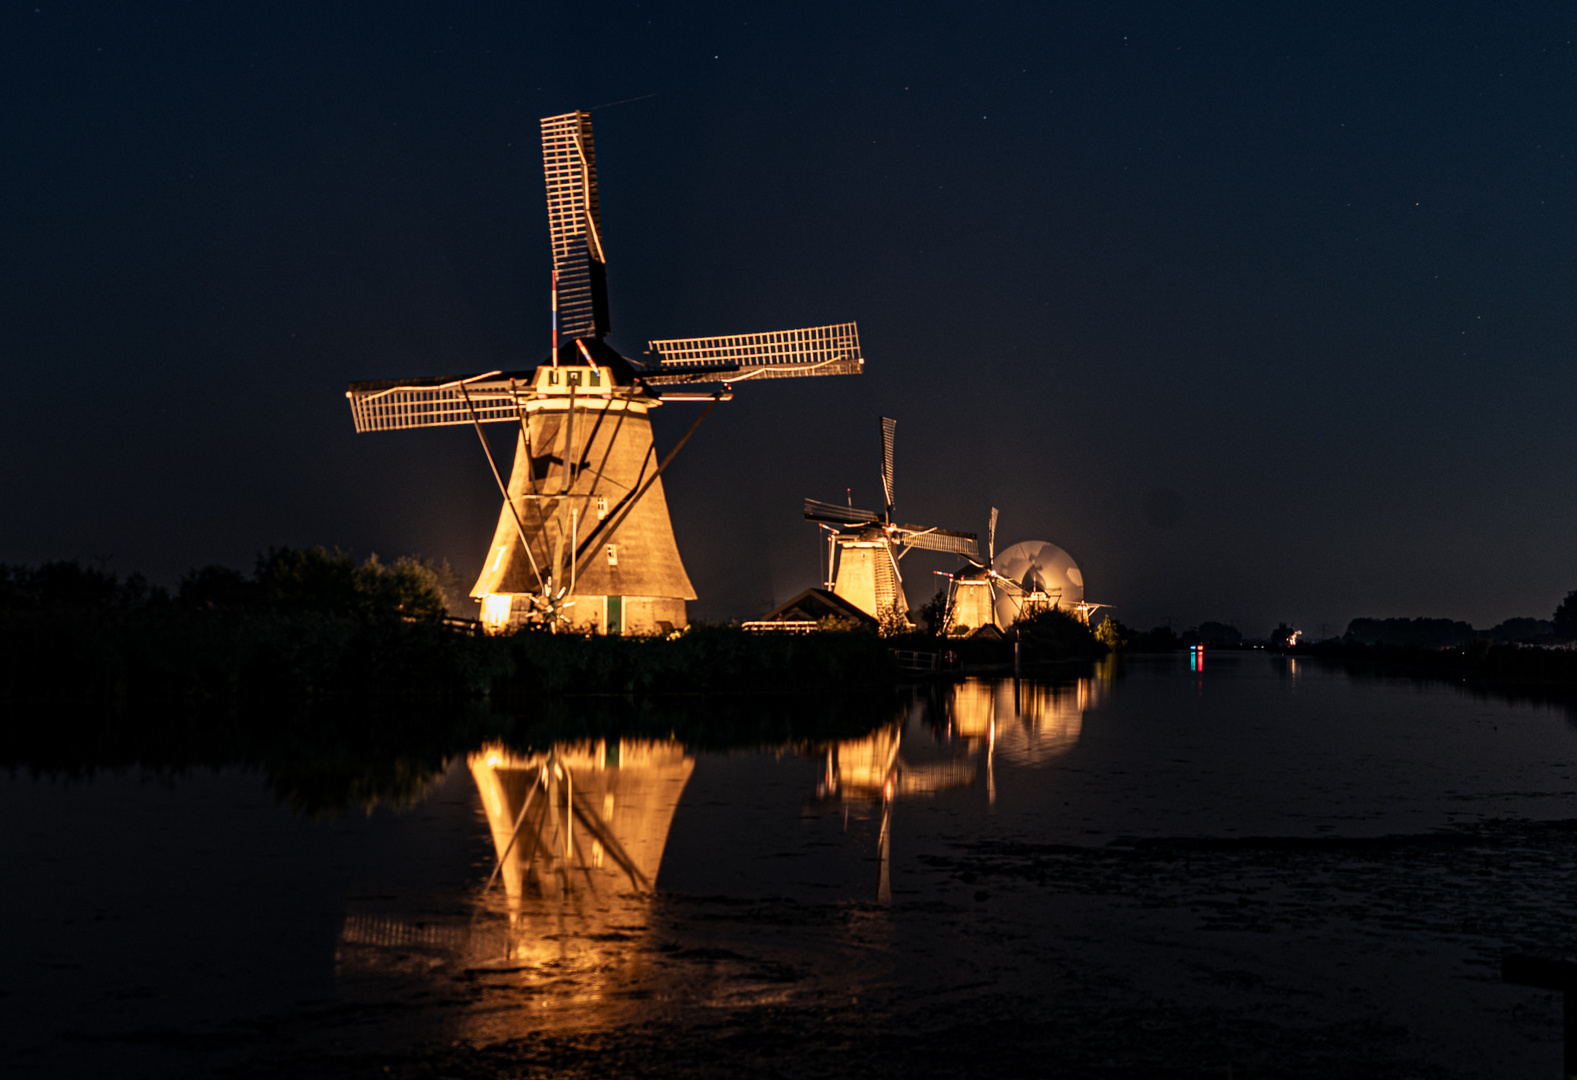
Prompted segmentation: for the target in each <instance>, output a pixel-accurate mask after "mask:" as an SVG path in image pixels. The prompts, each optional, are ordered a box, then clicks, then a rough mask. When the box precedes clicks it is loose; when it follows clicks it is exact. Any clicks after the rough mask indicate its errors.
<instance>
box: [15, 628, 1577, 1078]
mask: <svg viewBox="0 0 1577 1080" xmlns="http://www.w3.org/2000/svg"><path fill="white" fill-rule="evenodd" d="M807 708H810V706H807ZM0 806H3V811H0V812H3V820H4V822H5V829H4V830H3V832H0V883H3V886H4V887H3V889H0V915H3V925H4V926H5V927H6V931H5V936H6V947H5V949H4V950H0V995H3V996H0V1038H3V1046H4V1050H3V1052H4V1055H5V1058H4V1060H5V1071H6V1072H7V1074H9V1075H40V1076H44V1075H47V1076H79V1075H80V1076H88V1075H93V1076H180V1075H252V1074H272V1073H280V1074H288V1075H296V1076H371V1077H378V1076H391V1075H393V1076H477V1077H481V1076H511V1075H546V1074H552V1075H563V1076H588V1077H590V1076H619V1075H678V1076H718V1077H722V1076H739V1075H762V1076H785V1077H798V1076H807V1077H810V1076H855V1075H859V1076H872V1075H875V1076H905V1077H913V1076H917V1075H918V1076H944V1075H945V1076H960V1075H988V1074H989V1075H992V1076H1003V1075H1060V1076H1103V1077H1104V1076H1110V1077H1119V1076H1122V1077H1127V1076H1135V1077H1137V1076H1145V1077H1171V1076H1176V1077H1196V1076H1197V1077H1228V1076H1231V1077H1259V1076H1267V1077H1268V1076H1294V1077H1302V1076H1310V1077H1313V1076H1353V1077H1360V1076H1361V1077H1393V1076H1394V1077H1530V1076H1534V1077H1536V1076H1541V1075H1547V1076H1555V1075H1558V1070H1559V1068H1560V1041H1559V1040H1560V1003H1559V1000H1558V999H1556V998H1554V997H1552V996H1551V995H1549V994H1546V993H1542V992H1539V991H1535V990H1528V989H1525V988H1521V987H1514V986H1504V985H1502V984H1501V983H1500V981H1499V957H1500V955H1501V953H1502V951H1503V950H1505V949H1508V948H1513V949H1517V950H1519V951H1526V952H1537V953H1540V954H1545V955H1550V956H1561V955H1569V954H1572V953H1573V952H1577V919H1574V916H1573V915H1572V914H1571V911H1572V899H1573V897H1574V896H1577V727H1574V725H1573V723H1572V720H1571V719H1570V718H1569V717H1568V715H1567V714H1566V713H1565V712H1563V711H1561V710H1559V709H1555V708H1551V707H1547V706H1538V705H1528V704H1516V703H1511V702H1506V701H1500V700H1495V699H1492V698H1485V697H1478V696H1473V695H1471V694H1468V693H1465V692H1463V691H1461V690H1459V689H1456V688H1453V687H1451V686H1449V685H1443V684H1438V683H1434V684H1426V683H1414V682H1408V681H1401V680H1376V679H1354V678H1352V677H1350V676H1349V675H1347V674H1346V673H1345V672H1343V671H1342V670H1340V669H1336V668H1328V667H1322V666H1316V665H1311V664H1309V663H1307V662H1303V661H1293V660H1287V659H1283V658H1275V657H1267V656H1263V655H1258V654H1231V655H1225V656H1219V657H1218V656H1217V655H1214V654H1212V655H1210V656H1209V657H1208V658H1207V660H1206V663H1205V669H1204V670H1202V671H1201V670H1192V669H1191V668H1190V666H1189V662H1188V660H1187V659H1186V658H1184V657H1176V658H1164V659H1163V658H1157V659H1154V660H1145V659H1140V660H1133V661H1129V662H1128V663H1127V664H1126V665H1125V666H1123V667H1121V668H1119V667H1117V666H1115V665H1113V664H1110V663H1108V664H1106V665H1103V666H1102V667H1099V668H1096V669H1094V670H1093V671H1091V672H1090V673H1088V674H1086V675H1084V676H1082V677H1077V678H1070V679H1068V680H1067V681H1065V682H1061V683H1028V682H1026V683H1022V684H1018V685H1015V684H1014V683H1013V682H1011V681H1005V682H991V683H988V682H978V681H973V682H966V683H964V684H962V685H959V686H957V687H946V688H939V689H929V688H926V689H918V690H915V691H913V692H911V693H909V694H908V695H907V696H906V697H905V699H904V700H903V702H902V704H901V707H899V708H897V709H889V710H887V711H885V712H882V713H880V714H878V715H873V716H872V717H871V724H870V732H869V734H868V735H866V736H864V737H858V738H848V739H843V740H840V741H831V742H827V741H815V740H811V739H804V740H797V741H793V742H790V743H789V744H787V745H784V746H779V747H761V748H757V749H752V750H749V751H734V752H730V753H726V754H725V753H705V752H699V751H696V750H693V749H690V748H687V747H686V746H685V745H683V744H681V743H679V742H676V741H671V740H663V739H652V738H641V739H633V738H632V739H621V738H617V737H601V738H597V739H582V740H570V741H563V742H557V743H550V744H546V745H542V746H534V747H532V746H526V747H521V746H515V747H508V746H503V745H496V744H495V745H479V746H477V747H475V748H474V749H473V750H472V752H470V753H467V754H465V755H462V756H459V757H456V758H455V759H454V760H452V761H451V762H450V763H449V765H448V767H447V769H446V771H445V772H444V773H443V774H442V776H441V778H440V779H439V780H437V781H436V782H434V783H433V784H432V785H431V786H430V787H429V788H428V789H427V790H426V792H425V794H423V795H422V796H421V797H420V798H419V799H418V800H417V801H415V803H414V804H412V805H405V806H399V807H395V806H385V805H377V806H374V807H373V808H372V809H371V810H370V811H367V810H362V809H353V810H351V811H349V812H346V813H343V814H339V815H331V816H317V817H311V818H308V817H302V816H300V815H297V814H294V813H293V812H292V811H291V810H290V809H289V808H288V807H287V806H284V805H281V803H280V802H279V801H278V799H277V798H276V796H275V795H273V794H271V793H270V791H269V789H268V788H267V786H266V784H265V783H264V781H263V779H262V777H260V776H259V775H258V774H256V773H250V772H246V771H241V770H221V771H209V772H197V773H184V774H177V775H174V776H166V777H153V776H149V775H145V774H140V773H136V772H130V773H117V774H104V773H99V774H97V775H92V776H89V777H78V778H75V779H67V778H64V777H61V776H55V775H32V774H30V773H28V772H26V771H18V772H16V773H14V774H11V775H9V776H8V777H5V778H3V779H0ZM500 856H502V859H501V858H500Z"/></svg>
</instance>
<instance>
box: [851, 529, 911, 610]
mask: <svg viewBox="0 0 1577 1080" xmlns="http://www.w3.org/2000/svg"><path fill="white" fill-rule="evenodd" d="M837 543H838V570H837V577H836V578H835V579H834V581H833V585H832V591H833V594H834V595H836V596H841V597H842V598H843V599H845V600H847V601H848V602H849V603H851V604H853V605H854V606H855V607H857V608H859V609H860V610H861V611H863V612H865V613H866V614H868V615H875V616H877V617H878V618H879V617H880V614H881V613H882V612H884V611H891V610H894V609H896V610H897V611H898V613H899V614H903V613H904V612H907V611H908V610H909V602H908V600H907V599H906V598H905V596H904V592H903V585H902V583H901V582H899V580H898V575H897V573H896V572H895V571H894V569H893V555H892V547H891V545H890V544H889V543H888V541H887V538H886V537H885V536H883V535H882V534H881V532H880V531H878V530H874V529H873V530H868V535H867V534H866V533H857V534H855V535H854V536H853V537H850V538H848V539H845V538H844V537H841V536H840V537H839V538H838V541H837Z"/></svg>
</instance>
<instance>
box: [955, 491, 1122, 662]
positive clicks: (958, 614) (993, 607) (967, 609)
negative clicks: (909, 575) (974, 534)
mask: <svg viewBox="0 0 1577 1080" xmlns="http://www.w3.org/2000/svg"><path fill="white" fill-rule="evenodd" d="M969 562H970V566H969V567H968V568H966V569H964V570H961V571H959V572H958V573H956V574H944V575H942V576H944V577H946V578H947V579H948V586H947V590H948V591H947V619H946V624H945V626H946V629H947V631H948V632H978V631H979V630H981V629H982V628H983V627H986V626H994V627H996V628H997V629H998V630H1006V629H1008V628H1009V627H1011V626H1012V625H1013V624H1014V623H1015V622H1017V621H1018V620H1019V619H1021V618H1023V617H1025V616H1027V615H1033V614H1035V613H1036V612H1038V611H1044V610H1046V609H1048V608H1060V609H1061V610H1063V611H1066V612H1067V613H1068V614H1070V615H1072V616H1073V617H1074V618H1076V619H1078V620H1079V621H1081V622H1086V623H1087V622H1089V621H1090V613H1091V612H1093V611H1095V610H1096V609H1098V608H1103V607H1107V606H1109V605H1107V604H1094V603H1090V602H1088V601H1086V600H1085V599H1084V575H1083V574H1081V573H1080V572H1079V567H1078V564H1077V563H1075V562H1074V561H1073V559H1072V558H1071V557H1070V556H1069V555H1068V553H1067V552H1065V551H1063V550H1062V549H1061V548H1060V547H1058V546H1057V545H1055V544H1048V543H1046V542H1044V541H1040V540H1029V541H1025V542H1024V543H1020V544H1014V545H1013V546H1012V547H1010V548H1008V549H1007V550H1006V551H1004V552H1003V553H1002V558H1001V560H998V559H997V508H996V507H994V506H993V507H992V508H991V522H990V526H989V528H988V530H987V533H986V561H985V562H983V563H982V562H978V561H976V560H975V559H970V560H969Z"/></svg>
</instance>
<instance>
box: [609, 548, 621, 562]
mask: <svg viewBox="0 0 1577 1080" xmlns="http://www.w3.org/2000/svg"><path fill="white" fill-rule="evenodd" d="M608 565H609V566H618V565H619V545H618V544H609V545H608Z"/></svg>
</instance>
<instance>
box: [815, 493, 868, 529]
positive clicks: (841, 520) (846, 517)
mask: <svg viewBox="0 0 1577 1080" xmlns="http://www.w3.org/2000/svg"><path fill="white" fill-rule="evenodd" d="M805 519H806V520H807V521H824V522H826V523H827V524H829V525H870V524H872V523H873V522H877V521H880V520H881V515H880V514H875V513H872V512H871V511H869V510H856V509H855V508H854V507H852V506H839V505H838V504H837V503H830V502H822V501H821V500H820V499H806V500H805Z"/></svg>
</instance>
